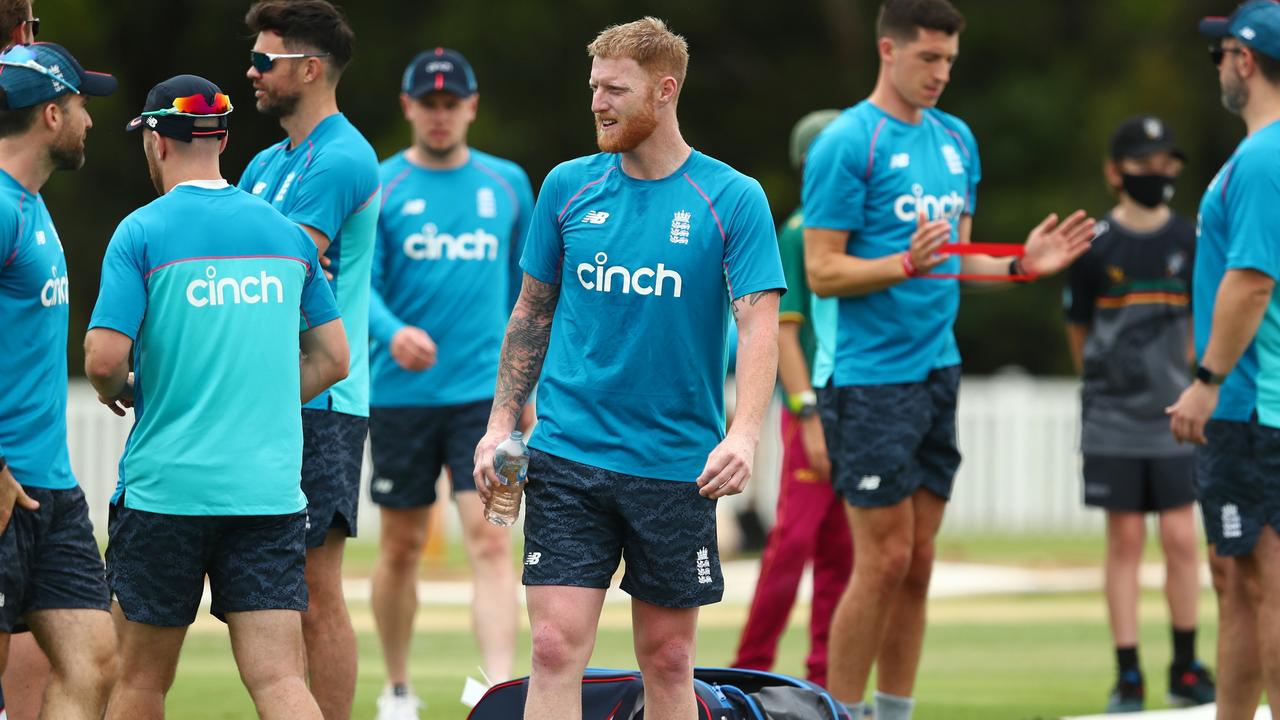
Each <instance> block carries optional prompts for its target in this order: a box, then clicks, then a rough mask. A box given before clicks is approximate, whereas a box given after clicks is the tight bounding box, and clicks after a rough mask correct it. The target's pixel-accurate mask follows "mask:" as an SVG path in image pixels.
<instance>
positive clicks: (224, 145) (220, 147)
mask: <svg viewBox="0 0 1280 720" xmlns="http://www.w3.org/2000/svg"><path fill="white" fill-rule="evenodd" d="M230 139H231V132H230V131H227V132H225V133H223V134H222V142H220V143H218V154H219V155H221V154H222V153H223V152H224V151H225V150H226V149H227V141H228V140H230Z"/></svg>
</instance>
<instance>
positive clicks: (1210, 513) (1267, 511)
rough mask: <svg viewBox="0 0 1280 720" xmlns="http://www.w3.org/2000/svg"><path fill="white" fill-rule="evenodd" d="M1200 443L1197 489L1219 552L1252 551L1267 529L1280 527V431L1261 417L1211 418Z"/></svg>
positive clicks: (1209, 534) (1208, 530) (1207, 528)
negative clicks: (1256, 419) (1244, 419)
mask: <svg viewBox="0 0 1280 720" xmlns="http://www.w3.org/2000/svg"><path fill="white" fill-rule="evenodd" d="M1204 434H1205V437H1206V438H1207V439H1208V440H1209V443H1208V444H1207V445H1202V446H1198V447H1197V448H1196V456H1195V463H1196V472H1195V477H1196V494H1197V495H1198V496H1199V499H1200V511H1201V512H1202V513H1203V514H1204V530H1205V535H1206V536H1207V537H1208V539H1209V542H1210V543H1211V544H1212V545H1213V546H1214V548H1215V549H1216V550H1217V552H1218V554H1219V555H1223V556H1230V557H1234V556H1240V555H1248V554H1249V553H1251V552H1253V548H1254V546H1255V545H1257V543H1258V536H1259V534H1260V533H1261V532H1262V528H1263V527H1264V526H1266V525H1270V526H1271V527H1272V528H1274V529H1276V530H1277V531H1280V494H1278V493H1280V476H1278V475H1277V473H1280V458H1277V457H1276V455H1277V453H1280V431H1277V430H1273V429H1271V428H1265V427H1262V426H1260V425H1258V424H1257V423H1256V422H1232V421H1229V420H1210V421H1209V423H1208V424H1207V425H1206V426H1205V429H1204Z"/></svg>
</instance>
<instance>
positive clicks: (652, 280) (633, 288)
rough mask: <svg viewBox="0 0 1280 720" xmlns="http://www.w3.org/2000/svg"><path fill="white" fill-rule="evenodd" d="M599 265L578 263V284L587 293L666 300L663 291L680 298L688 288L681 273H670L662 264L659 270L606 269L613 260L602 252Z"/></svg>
mask: <svg viewBox="0 0 1280 720" xmlns="http://www.w3.org/2000/svg"><path fill="white" fill-rule="evenodd" d="M595 261H596V264H594V265H592V264H591V263H578V269H577V275H578V282H579V283H581V284H582V287H584V288H586V289H587V290H592V291H594V292H606V293H611V292H619V293H622V294H623V295H626V294H628V293H632V292H634V293H636V294H637V295H656V296H658V297H662V296H663V294H664V293H663V290H666V293H665V294H667V295H671V296H673V297H680V292H681V290H682V289H683V287H684V278H682V277H680V273H678V272H676V271H675V270H668V269H667V266H666V265H664V264H662V263H658V267H657V269H654V268H647V267H642V268H636V269H635V270H630V269H628V268H625V267H623V266H621V265H612V266H606V264H607V263H608V262H609V256H608V255H607V254H605V253H602V252H598V253H596V256H595ZM673 290H674V292H672V291H673Z"/></svg>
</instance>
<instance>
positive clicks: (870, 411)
mask: <svg viewBox="0 0 1280 720" xmlns="http://www.w3.org/2000/svg"><path fill="white" fill-rule="evenodd" d="M959 388H960V366H959V365H953V366H951V367H946V368H939V369H937V370H934V371H932V372H930V373H929V376H928V377H927V378H926V379H925V380H924V381H923V382H917V383H893V384H887V385H853V386H848V387H837V388H833V390H834V391H835V397H834V399H833V404H834V412H835V423H834V430H833V431H831V432H830V438H829V442H830V447H829V448H828V451H829V453H830V455H831V469H832V477H833V484H834V486H835V488H836V490H837V491H838V492H839V493H840V494H841V495H843V496H844V498H845V499H846V500H848V501H849V503H850V504H852V505H855V506H857V507H887V506H890V505H896V504H898V503H899V502H902V501H903V500H905V499H907V498H908V497H911V495H912V494H914V493H915V491H916V490H918V489H920V488H925V489H927V490H929V491H930V492H932V493H933V494H935V495H937V496H938V497H940V498H942V499H943V500H950V499H951V488H952V485H954V483H955V476H956V470H958V469H959V468H960V449H959V447H957V444H956V395H957V393H958V391H959Z"/></svg>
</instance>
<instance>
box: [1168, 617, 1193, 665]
mask: <svg viewBox="0 0 1280 720" xmlns="http://www.w3.org/2000/svg"><path fill="white" fill-rule="evenodd" d="M1195 661H1196V629H1195V628H1194V627H1193V628H1191V629H1190V630H1179V629H1178V628H1173V666H1174V667H1175V668H1178V669H1179V670H1186V669H1187V668H1189V667H1191V664H1192V663H1194V662H1195Z"/></svg>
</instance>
